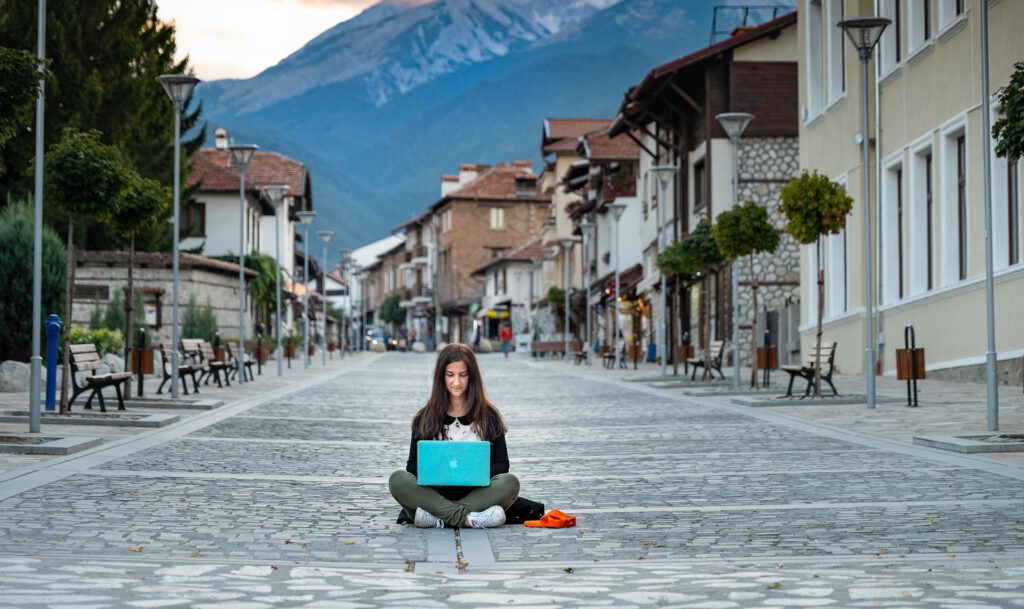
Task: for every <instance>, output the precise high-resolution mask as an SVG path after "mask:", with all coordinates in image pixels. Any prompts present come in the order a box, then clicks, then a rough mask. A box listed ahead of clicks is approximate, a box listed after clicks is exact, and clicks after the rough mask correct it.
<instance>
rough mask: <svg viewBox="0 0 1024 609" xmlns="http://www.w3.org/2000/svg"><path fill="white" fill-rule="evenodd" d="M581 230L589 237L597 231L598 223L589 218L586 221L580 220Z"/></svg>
mask: <svg viewBox="0 0 1024 609" xmlns="http://www.w3.org/2000/svg"><path fill="white" fill-rule="evenodd" d="M580 230H581V231H583V234H584V235H586V237H587V238H588V239H590V238H591V237H593V236H594V232H595V231H597V225H596V224H594V223H593V222H591V221H590V220H587V221H586V222H580Z"/></svg>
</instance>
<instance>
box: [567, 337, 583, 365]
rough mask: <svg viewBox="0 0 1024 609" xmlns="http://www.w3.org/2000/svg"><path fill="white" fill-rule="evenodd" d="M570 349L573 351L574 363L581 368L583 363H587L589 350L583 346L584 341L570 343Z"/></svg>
mask: <svg viewBox="0 0 1024 609" xmlns="http://www.w3.org/2000/svg"><path fill="white" fill-rule="evenodd" d="M569 348H570V349H571V350H572V357H573V361H572V363H574V364H576V365H577V366H579V365H580V364H582V363H583V362H585V361H587V349H586V348H585V347H584V346H583V341H580V340H574V341H572V342H571V343H569Z"/></svg>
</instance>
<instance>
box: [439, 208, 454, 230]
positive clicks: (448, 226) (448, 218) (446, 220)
mask: <svg viewBox="0 0 1024 609" xmlns="http://www.w3.org/2000/svg"><path fill="white" fill-rule="evenodd" d="M450 230H452V208H450V207H449V208H448V209H446V210H444V212H442V213H441V232H443V233H447V232H448V231H450Z"/></svg>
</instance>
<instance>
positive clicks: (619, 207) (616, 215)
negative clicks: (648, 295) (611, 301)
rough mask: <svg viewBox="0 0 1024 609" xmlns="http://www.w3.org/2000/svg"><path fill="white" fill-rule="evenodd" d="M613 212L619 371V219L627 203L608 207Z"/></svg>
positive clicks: (615, 342) (614, 332)
mask: <svg viewBox="0 0 1024 609" xmlns="http://www.w3.org/2000/svg"><path fill="white" fill-rule="evenodd" d="M608 209H610V210H612V217H613V218H614V219H615V323H614V324H612V351H614V352H615V369H616V370H618V369H619V362H620V361H621V360H620V358H621V357H622V353H621V352H620V351H619V345H618V342H619V332H621V330H620V329H619V297H620V296H622V286H621V285H619V219H620V218H622V212H624V211H626V204H625V203H612V204H611V205H609V206H608Z"/></svg>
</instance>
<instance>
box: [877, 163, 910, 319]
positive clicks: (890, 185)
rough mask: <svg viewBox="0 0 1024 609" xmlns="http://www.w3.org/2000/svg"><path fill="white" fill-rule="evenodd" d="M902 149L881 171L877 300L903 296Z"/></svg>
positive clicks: (885, 301) (884, 301) (888, 302)
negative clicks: (879, 266) (879, 268)
mask: <svg viewBox="0 0 1024 609" xmlns="http://www.w3.org/2000/svg"><path fill="white" fill-rule="evenodd" d="M901 161H902V152H900V153H898V154H897V156H896V157H895V159H894V160H892V161H890V162H889V163H887V164H886V165H885V172H884V173H883V174H882V212H881V218H879V221H880V222H881V229H882V239H881V243H879V250H880V251H879V259H880V260H881V264H882V285H881V288H880V293H879V299H880V300H881V302H883V303H885V304H891V303H894V302H896V301H898V300H901V299H902V298H903V297H904V286H903V271H904V250H903V226H904V218H903V213H904V209H903V208H904V194H903V163H902V162H901Z"/></svg>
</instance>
